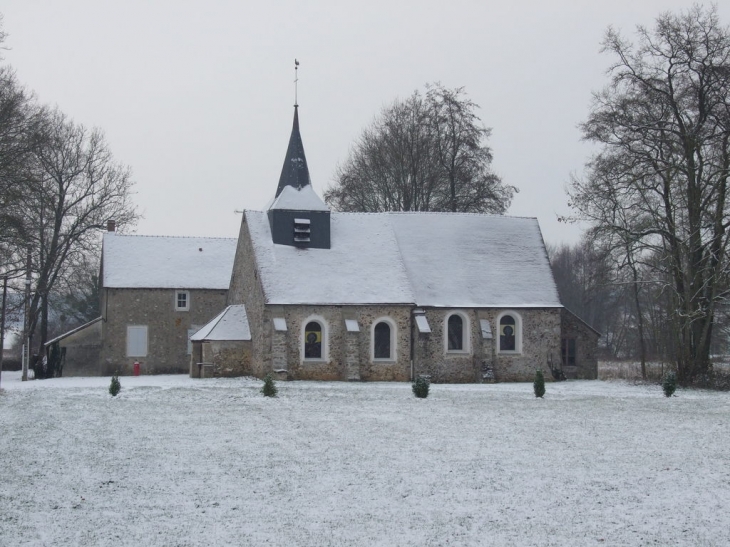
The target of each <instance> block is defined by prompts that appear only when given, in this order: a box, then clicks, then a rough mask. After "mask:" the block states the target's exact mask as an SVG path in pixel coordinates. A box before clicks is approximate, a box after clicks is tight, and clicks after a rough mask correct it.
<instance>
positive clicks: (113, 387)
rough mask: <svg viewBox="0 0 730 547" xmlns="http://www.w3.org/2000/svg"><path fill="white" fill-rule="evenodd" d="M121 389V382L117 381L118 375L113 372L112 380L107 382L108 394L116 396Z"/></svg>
mask: <svg viewBox="0 0 730 547" xmlns="http://www.w3.org/2000/svg"><path fill="white" fill-rule="evenodd" d="M121 389H122V384H121V383H120V382H119V377H118V376H117V375H116V374H115V375H114V376H112V382H111V384H109V394H110V395H111V396H112V397H116V396H117V395H118V394H119V392H120V391H121Z"/></svg>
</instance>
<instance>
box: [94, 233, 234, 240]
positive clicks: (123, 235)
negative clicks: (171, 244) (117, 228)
mask: <svg viewBox="0 0 730 547" xmlns="http://www.w3.org/2000/svg"><path fill="white" fill-rule="evenodd" d="M106 234H113V235H114V237H149V238H159V239H223V240H231V241H235V240H237V239H238V238H237V237H219V236H161V235H152V234H120V233H117V232H106V233H105V235H106Z"/></svg>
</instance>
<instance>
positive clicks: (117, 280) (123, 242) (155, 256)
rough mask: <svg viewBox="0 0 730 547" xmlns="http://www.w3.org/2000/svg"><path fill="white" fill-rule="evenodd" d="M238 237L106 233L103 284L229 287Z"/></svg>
mask: <svg viewBox="0 0 730 547" xmlns="http://www.w3.org/2000/svg"><path fill="white" fill-rule="evenodd" d="M236 241H237V240H236V239H232V238H212V237H165V236H138V235H121V234H117V233H115V232H106V233H104V244H103V250H102V272H103V286H104V287H108V288H150V289H228V286H229V284H230V281H231V272H232V271H233V259H234V257H235V254H236Z"/></svg>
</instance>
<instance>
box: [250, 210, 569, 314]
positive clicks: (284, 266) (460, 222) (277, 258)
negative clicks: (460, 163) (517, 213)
mask: <svg viewBox="0 0 730 547" xmlns="http://www.w3.org/2000/svg"><path fill="white" fill-rule="evenodd" d="M245 219H246V222H247V223H248V226H249V232H250V234H251V240H252V243H253V249H254V253H255V259H256V265H257V268H258V272H259V275H260V278H261V282H262V285H263V289H264V293H265V296H266V302H267V303H268V304H334V305H336V304H343V305H348V304H415V305H418V306H442V307H561V304H560V299H559V297H558V291H557V288H556V286H555V281H554V280H553V276H552V271H551V269H550V264H549V262H548V258H547V254H546V252H545V245H544V243H543V239H542V234H541V232H540V227H539V225H538V223H537V219H534V218H518V217H508V216H498V215H482V214H467V213H427V212H418V213H334V212H333V213H332V215H331V248H330V249H312V248H304V249H302V248H297V247H293V246H288V245H277V244H274V243H273V242H272V237H271V230H270V227H269V221H268V218H267V215H266V213H264V212H260V211H246V213H245ZM292 274H296V275H295V276H294V277H292Z"/></svg>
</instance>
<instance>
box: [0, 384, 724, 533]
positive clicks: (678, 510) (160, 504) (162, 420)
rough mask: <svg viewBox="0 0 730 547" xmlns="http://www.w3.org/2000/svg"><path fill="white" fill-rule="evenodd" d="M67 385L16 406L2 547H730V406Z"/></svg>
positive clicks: (619, 388)
mask: <svg viewBox="0 0 730 547" xmlns="http://www.w3.org/2000/svg"><path fill="white" fill-rule="evenodd" d="M121 382H122V392H121V394H120V395H119V396H118V397H116V398H112V397H111V396H110V395H109V394H108V391H107V389H108V386H109V378H84V379H77V378H62V379H57V380H45V381H32V382H25V383H22V382H20V381H19V377H18V373H7V372H6V373H3V375H2V387H3V388H4V391H3V392H2V394H0V470H1V471H0V545H3V546H6V545H7V546H19V545H48V546H59V545H74V546H75V545H79V546H81V545H89V546H91V545H93V546H96V545H114V546H119V545H129V546H141V545H144V546H156V545H160V546H162V545H164V546H168V545H170V546H172V545H180V546H183V545H185V546H188V545H190V546H192V545H286V546H289V545H316V546H322V545H336V546H345V545H367V546H371V545H382V546H391V545H418V546H423V545H556V546H567V545H575V546H586V545H588V546H589V545H662V546H664V545H692V546H705V545H718V546H719V545H728V544H730V435H729V433H730V423H729V422H730V420H729V419H728V418H730V394H728V393H714V392H700V391H685V390H680V391H679V392H678V396H676V397H673V398H671V399H667V398H665V397H664V396H663V394H662V393H661V389H660V388H659V387H656V386H634V385H630V384H627V383H622V382H599V381H595V382H578V381H575V382H565V383H561V384H548V386H547V395H546V397H545V399H544V400H540V399H535V397H534V396H533V394H532V385H531V384H498V385H433V386H432V388H431V395H430V396H429V398H428V399H425V400H421V399H415V398H414V397H413V395H412V394H411V387H410V385H409V384H402V383H364V384H363V383H325V382H322V383H314V382H291V383H279V384H278V386H279V397H278V398H276V399H267V398H264V397H262V396H261V395H260V393H259V389H260V386H261V382H260V381H258V380H251V379H233V380H228V379H225V380H224V379H220V380H214V379H208V380H193V379H190V378H187V377H185V376H142V377H139V378H129V377H122V378H121Z"/></svg>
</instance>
